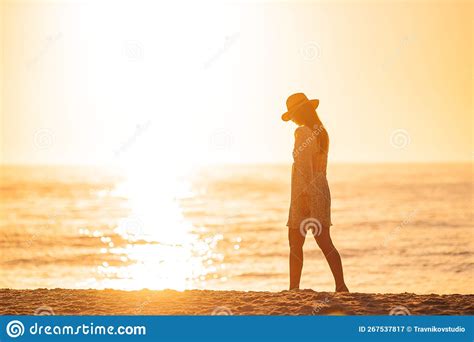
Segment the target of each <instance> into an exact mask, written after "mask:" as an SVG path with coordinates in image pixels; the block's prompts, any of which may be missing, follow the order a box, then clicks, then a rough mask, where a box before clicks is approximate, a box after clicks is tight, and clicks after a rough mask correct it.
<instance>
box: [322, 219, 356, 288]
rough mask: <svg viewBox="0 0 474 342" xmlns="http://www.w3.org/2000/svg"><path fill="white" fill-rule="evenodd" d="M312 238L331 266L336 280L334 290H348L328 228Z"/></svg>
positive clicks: (339, 259) (339, 257) (339, 258)
mask: <svg viewBox="0 0 474 342" xmlns="http://www.w3.org/2000/svg"><path fill="white" fill-rule="evenodd" d="M314 238H315V239H316V242H317V243H318V246H319V248H321V251H322V252H323V254H324V256H325V257H326V260H327V262H328V264H329V267H330V268H331V272H332V275H333V276H334V280H335V282H336V292H349V289H348V288H347V286H346V284H345V282H344V272H343V270H342V262H341V256H340V255H339V252H338V251H337V249H336V247H334V244H333V243H332V240H331V234H330V229H329V228H327V227H325V228H323V229H322V230H321V234H319V235H315V236H314Z"/></svg>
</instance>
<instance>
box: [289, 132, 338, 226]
mask: <svg viewBox="0 0 474 342" xmlns="http://www.w3.org/2000/svg"><path fill="white" fill-rule="evenodd" d="M328 147H329V137H328V134H327V132H326V129H325V128H324V127H323V126H320V127H319V129H318V128H316V129H314V130H312V129H310V128H309V127H306V126H301V127H298V128H297V129H296V131H295V146H294V149H293V160H294V161H293V168H292V172H291V204H290V212H289V216H288V223H287V226H288V227H289V228H290V229H301V228H302V225H304V224H306V223H309V225H313V226H314V224H316V225H317V226H319V227H320V229H322V228H329V227H330V226H331V225H332V222H331V193H330V191H329V185H328V181H327V178H326V168H327V160H328Z"/></svg>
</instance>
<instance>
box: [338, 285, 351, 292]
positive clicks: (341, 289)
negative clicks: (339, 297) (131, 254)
mask: <svg viewBox="0 0 474 342" xmlns="http://www.w3.org/2000/svg"><path fill="white" fill-rule="evenodd" d="M336 292H349V289H348V288H347V286H346V284H344V285H342V286H339V287H336Z"/></svg>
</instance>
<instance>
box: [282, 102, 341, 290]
mask: <svg viewBox="0 0 474 342" xmlns="http://www.w3.org/2000/svg"><path fill="white" fill-rule="evenodd" d="M318 105H319V100H308V98H307V97H306V96H305V95H304V94H302V93H297V94H293V95H291V96H290V97H289V98H288V100H287V101H286V106H287V108H288V111H287V112H286V113H285V114H283V115H282V117H281V118H282V119H283V120H284V121H289V120H291V121H293V122H294V123H296V124H297V125H298V126H299V127H298V128H297V129H296V131H295V146H294V149H293V160H294V162H293V168H292V172H291V204H290V213H289V217H288V223H287V226H288V240H289V243H290V290H295V289H299V287H300V278H301V270H302V268H303V244H304V240H305V237H306V233H307V232H308V230H310V231H311V232H312V234H313V236H314V238H315V239H316V242H317V244H318V246H319V248H321V251H322V252H323V253H324V256H325V257H326V260H327V262H328V264H329V267H330V268H331V272H332V274H333V276H334V280H335V282H336V292H348V291H349V290H348V288H347V286H346V284H345V283H344V274H343V271H342V263H341V257H340V255H339V252H338V251H337V249H336V247H334V245H333V243H332V240H331V235H330V229H329V228H330V226H331V225H332V223H331V194H330V192H329V186H328V181H327V179H326V166H327V159H328V149H329V136H328V133H327V131H326V129H325V128H324V126H323V124H322V122H321V120H320V119H319V117H318V114H317V113H316V108H317V107H318Z"/></svg>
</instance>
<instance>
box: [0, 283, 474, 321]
mask: <svg viewBox="0 0 474 342" xmlns="http://www.w3.org/2000/svg"><path fill="white" fill-rule="evenodd" d="M0 300H1V303H2V306H1V308H0V310H1V311H0V313H1V314H2V315H34V314H37V315H48V314H55V315H388V314H398V315H405V314H411V315H472V314H474V295H460V294H451V295H437V294H429V295H416V294H413V293H401V294H375V293H331V292H315V291H313V290H301V291H297V292H293V291H292V292H290V291H281V292H242V291H205V290H188V291H183V292H179V291H174V290H164V291H150V290H141V291H119V290H67V289H51V290H48V289H37V290H11V289H2V290H0Z"/></svg>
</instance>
